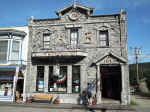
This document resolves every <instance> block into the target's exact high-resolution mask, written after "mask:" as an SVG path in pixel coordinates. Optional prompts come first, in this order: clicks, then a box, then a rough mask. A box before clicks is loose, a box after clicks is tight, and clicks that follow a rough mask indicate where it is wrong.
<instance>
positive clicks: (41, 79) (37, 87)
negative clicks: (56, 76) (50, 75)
mask: <svg viewBox="0 0 150 112" xmlns="http://www.w3.org/2000/svg"><path fill="white" fill-rule="evenodd" d="M38 67H43V78H41V77H38V75H39V72H38ZM36 74H37V75H36V91H37V92H44V76H45V75H44V74H45V66H44V65H39V66H37V73H36ZM38 81H43V88H42V89H43V90H41V91H40V90H39V85H38V84H39V83H38Z"/></svg>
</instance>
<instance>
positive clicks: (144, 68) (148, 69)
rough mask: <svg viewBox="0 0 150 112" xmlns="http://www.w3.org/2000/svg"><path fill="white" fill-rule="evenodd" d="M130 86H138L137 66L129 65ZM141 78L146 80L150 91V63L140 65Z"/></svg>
mask: <svg viewBox="0 0 150 112" xmlns="http://www.w3.org/2000/svg"><path fill="white" fill-rule="evenodd" d="M129 73H130V84H131V85H136V64H130V65H129ZM139 78H140V80H143V79H145V81H146V84H147V86H148V87H149V89H150V62H146V63H139Z"/></svg>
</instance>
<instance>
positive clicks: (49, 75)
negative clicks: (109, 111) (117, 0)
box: [24, 4, 130, 105]
mask: <svg viewBox="0 0 150 112" xmlns="http://www.w3.org/2000/svg"><path fill="white" fill-rule="evenodd" d="M93 10H94V9H93V8H88V7H85V6H82V5H79V4H78V5H76V6H75V7H74V6H73V5H68V6H66V7H65V8H62V9H60V10H58V11H57V12H56V14H57V15H58V18H48V19H34V18H33V17H31V18H30V19H29V21H28V27H29V45H28V48H29V50H28V60H30V62H29V63H28V65H27V75H26V79H25V80H26V85H25V90H24V92H25V93H24V94H26V96H31V95H34V94H35V93H41V94H42V93H48V94H52V95H53V96H55V97H56V96H58V97H59V100H60V103H74V104H76V103H77V99H78V97H79V94H80V93H82V91H84V90H86V89H87V84H88V83H91V84H92V87H93V88H92V93H93V95H96V98H97V104H101V103H104V102H105V101H107V99H112V100H113V101H118V102H120V104H124V105H127V104H129V100H130V96H129V72H128V58H127V57H128V56H127V46H126V45H127V41H126V39H127V37H126V22H125V21H126V20H125V15H126V12H125V11H123V10H121V11H120V13H117V14H109V15H93ZM110 101H111V100H110ZM108 103H109V101H108Z"/></svg>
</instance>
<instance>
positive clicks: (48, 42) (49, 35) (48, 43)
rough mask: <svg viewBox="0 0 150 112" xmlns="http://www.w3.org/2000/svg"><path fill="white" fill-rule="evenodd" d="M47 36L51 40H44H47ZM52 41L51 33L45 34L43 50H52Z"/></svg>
mask: <svg viewBox="0 0 150 112" xmlns="http://www.w3.org/2000/svg"><path fill="white" fill-rule="evenodd" d="M45 36H48V37H49V40H46V41H45V39H44V38H46V37H45ZM50 40H51V33H43V49H50ZM46 43H47V44H46ZM45 45H46V46H48V48H47V47H45Z"/></svg>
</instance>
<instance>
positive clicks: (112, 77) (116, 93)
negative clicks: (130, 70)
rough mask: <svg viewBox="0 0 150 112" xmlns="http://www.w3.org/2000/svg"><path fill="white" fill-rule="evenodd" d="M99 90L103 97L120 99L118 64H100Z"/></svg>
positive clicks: (119, 68) (119, 71)
mask: <svg viewBox="0 0 150 112" xmlns="http://www.w3.org/2000/svg"><path fill="white" fill-rule="evenodd" d="M100 73H101V91H102V98H103V99H112V100H119V101H120V100H121V87H122V85H121V67H120V65H101V66H100Z"/></svg>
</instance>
